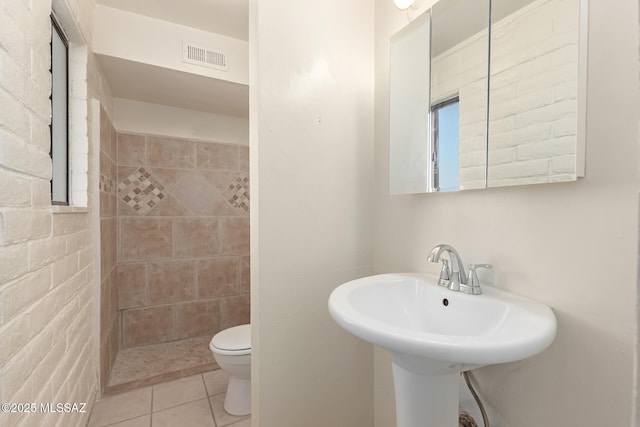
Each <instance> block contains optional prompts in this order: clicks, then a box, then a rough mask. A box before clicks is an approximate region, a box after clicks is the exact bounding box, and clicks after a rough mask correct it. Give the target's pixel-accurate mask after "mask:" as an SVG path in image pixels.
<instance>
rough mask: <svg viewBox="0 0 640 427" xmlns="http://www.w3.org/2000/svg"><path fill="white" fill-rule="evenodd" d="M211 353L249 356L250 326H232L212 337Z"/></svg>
mask: <svg viewBox="0 0 640 427" xmlns="http://www.w3.org/2000/svg"><path fill="white" fill-rule="evenodd" d="M209 348H210V349H211V351H213V352H215V353H218V354H224V355H238V356H240V355H244V354H251V325H240V326H234V327H232V328H229V329H225V330H224V331H221V332H218V333H217V334H215V335H214V337H213V339H212V340H211V343H210V344H209Z"/></svg>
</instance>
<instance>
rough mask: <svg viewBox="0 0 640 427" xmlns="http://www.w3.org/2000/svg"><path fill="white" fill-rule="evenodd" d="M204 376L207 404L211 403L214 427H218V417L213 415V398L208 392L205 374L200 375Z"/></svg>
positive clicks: (210, 408)
mask: <svg viewBox="0 0 640 427" xmlns="http://www.w3.org/2000/svg"><path fill="white" fill-rule="evenodd" d="M200 375H201V376H202V383H203V384H204V390H205V392H206V393H207V402H208V403H209V410H210V411H211V418H213V425H214V427H218V422H217V421H216V416H215V414H214V413H213V404H212V403H211V396H209V390H207V383H206V382H205V380H204V374H200Z"/></svg>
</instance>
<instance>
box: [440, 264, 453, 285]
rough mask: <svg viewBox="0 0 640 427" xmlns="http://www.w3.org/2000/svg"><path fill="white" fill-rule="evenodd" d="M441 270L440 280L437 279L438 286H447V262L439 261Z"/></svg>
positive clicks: (449, 275) (449, 273) (448, 278)
mask: <svg viewBox="0 0 640 427" xmlns="http://www.w3.org/2000/svg"><path fill="white" fill-rule="evenodd" d="M440 261H441V262H442V269H441V270H440V278H439V279H438V285H440V286H448V285H449V282H450V281H451V270H449V261H447V260H446V259H444V258H443V259H441V260H440Z"/></svg>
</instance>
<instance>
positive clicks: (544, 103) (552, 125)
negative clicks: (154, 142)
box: [389, 0, 587, 194]
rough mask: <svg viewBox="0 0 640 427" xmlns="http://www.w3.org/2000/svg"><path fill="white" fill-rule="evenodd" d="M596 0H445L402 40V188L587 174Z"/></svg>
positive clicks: (397, 173)
mask: <svg viewBox="0 0 640 427" xmlns="http://www.w3.org/2000/svg"><path fill="white" fill-rule="evenodd" d="M586 31H587V0H440V1H438V2H437V3H435V4H434V5H433V6H432V7H431V9H429V10H428V11H426V12H425V13H423V14H422V15H420V16H418V17H417V18H415V19H414V20H412V21H411V22H410V23H409V24H408V25H407V26H405V27H404V28H403V29H402V30H400V31H399V32H398V33H396V34H395V35H393V36H392V38H391V52H390V67H389V72H390V151H389V159H390V176H389V178H390V179H389V184H390V192H391V194H411V193H425V192H442V191H458V190H470V189H481V188H488V187H501V186H510V185H524V184H540V183H552V182H566V181H575V180H576V179H577V178H578V177H581V176H584V145H585V120H586V42H587V37H586V34H587V32H586Z"/></svg>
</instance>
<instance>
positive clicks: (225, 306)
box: [220, 295, 251, 330]
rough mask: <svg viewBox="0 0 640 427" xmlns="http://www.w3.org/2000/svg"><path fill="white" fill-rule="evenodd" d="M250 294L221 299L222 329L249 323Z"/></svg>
mask: <svg viewBox="0 0 640 427" xmlns="http://www.w3.org/2000/svg"><path fill="white" fill-rule="evenodd" d="M249 308H250V302H249V295H238V296H233V297H225V298H222V299H220V318H221V322H220V329H221V330H222V329H226V328H230V327H232V326H237V325H243V324H245V323H249V320H250V318H251V316H250V313H249Z"/></svg>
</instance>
